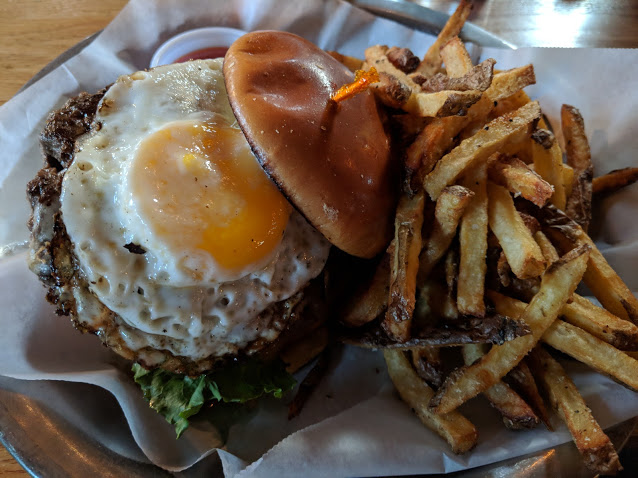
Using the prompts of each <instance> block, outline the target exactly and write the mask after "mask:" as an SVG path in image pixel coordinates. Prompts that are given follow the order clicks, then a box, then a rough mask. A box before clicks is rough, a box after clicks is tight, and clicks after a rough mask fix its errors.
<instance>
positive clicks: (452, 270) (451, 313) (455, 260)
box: [441, 248, 459, 319]
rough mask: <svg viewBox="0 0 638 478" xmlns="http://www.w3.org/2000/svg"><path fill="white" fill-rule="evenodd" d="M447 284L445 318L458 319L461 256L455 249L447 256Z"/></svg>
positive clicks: (445, 262) (448, 252)
mask: <svg viewBox="0 0 638 478" xmlns="http://www.w3.org/2000/svg"><path fill="white" fill-rule="evenodd" d="M444 265H445V282H446V284H447V289H446V294H445V296H444V297H442V298H441V299H443V314H442V315H443V317H445V318H446V319H457V318H458V317H459V309H458V308H457V307H456V281H457V277H458V275H459V256H458V254H457V252H456V249H455V248H450V249H448V251H447V254H446V255H445V261H444Z"/></svg>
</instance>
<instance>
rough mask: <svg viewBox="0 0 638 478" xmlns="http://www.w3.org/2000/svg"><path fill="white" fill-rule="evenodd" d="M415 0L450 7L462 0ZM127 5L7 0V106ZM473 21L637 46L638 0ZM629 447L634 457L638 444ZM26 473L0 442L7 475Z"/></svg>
mask: <svg viewBox="0 0 638 478" xmlns="http://www.w3.org/2000/svg"><path fill="white" fill-rule="evenodd" d="M416 1H417V3H421V4H423V5H425V6H430V7H432V8H434V9H436V10H439V11H444V12H450V13H451V12H452V11H453V10H454V8H455V7H456V4H457V3H458V2H449V1H445V0H416ZM125 3H126V0H101V1H99V2H96V1H86V0H0V79H1V80H0V105H2V104H4V103H5V102H6V101H8V100H9V99H10V98H11V97H12V96H13V95H14V94H15V93H16V92H17V91H18V90H19V89H20V88H21V87H22V85H24V83H26V82H27V81H28V80H29V79H30V78H31V77H32V76H33V75H35V74H36V73H37V72H38V71H39V70H40V69H42V68H43V67H44V66H46V65H47V64H48V63H49V62H50V61H51V60H53V59H54V58H56V57H57V56H58V55H60V54H61V53H63V52H64V51H65V50H67V49H68V48H70V47H71V46H73V45H75V44H76V43H78V42H79V41H81V40H82V39H84V38H85V37H87V36H89V35H91V34H93V33H95V32H96V31H98V30H100V29H102V28H104V27H105V26H106V25H107V24H108V23H109V22H110V21H111V20H112V19H113V18H114V17H115V15H117V13H118V12H119V11H120V10H121V8H122V7H123V6H124V5H125ZM470 20H472V21H474V22H475V23H476V24H477V25H479V26H481V27H483V28H485V29H487V30H490V31H492V32H493V33H495V34H497V35H500V36H501V37H503V38H504V39H506V40H508V41H510V42H512V43H514V44H516V45H520V46H563V47H565V46H599V47H600V46H606V47H636V46H638V2H635V1H632V0H616V1H613V2H610V1H607V0H581V1H568V0H545V1H536V0H534V1H531V0H521V1H516V2H512V1H509V0H487V1H478V0H477V1H475V9H474V12H473V14H472V16H471V17H470ZM633 442H637V443H638V440H637V439H634V440H633V441H632V445H633ZM629 448H633V451H634V453H633V454H631V455H629V456H635V455H636V453H635V452H636V450H638V444H636V445H633V446H630V447H629ZM623 455H626V453H623ZM629 456H626V458H625V460H627V459H629V460H630V461H631V459H630V458H629ZM623 463H624V464H625V467H626V468H627V465H628V463H627V462H626V461H624V460H623ZM634 465H636V464H635V460H634ZM631 468H632V467H630V469H631ZM633 470H634V472H635V471H636V468H633ZM27 476H29V475H28V473H26V472H25V471H24V470H23V469H22V468H21V467H20V465H19V464H18V463H17V462H16V461H15V460H14V459H13V458H12V457H11V455H9V453H8V452H7V451H6V450H5V449H4V448H3V447H2V446H0V478H24V477H27ZM626 476H630V475H626Z"/></svg>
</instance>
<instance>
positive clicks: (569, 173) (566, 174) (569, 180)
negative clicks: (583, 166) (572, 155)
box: [563, 163, 574, 210]
mask: <svg viewBox="0 0 638 478" xmlns="http://www.w3.org/2000/svg"><path fill="white" fill-rule="evenodd" d="M573 185H574V168H572V167H571V166H570V165H569V164H565V163H563V188H564V189H565V196H566V198H567V197H569V196H571V194H572V186H573ZM565 201H567V199H565ZM563 210H564V209H563Z"/></svg>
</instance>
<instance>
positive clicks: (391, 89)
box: [370, 71, 412, 109]
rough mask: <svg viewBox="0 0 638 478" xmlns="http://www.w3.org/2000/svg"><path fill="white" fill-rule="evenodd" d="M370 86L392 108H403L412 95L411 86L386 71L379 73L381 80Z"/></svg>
mask: <svg viewBox="0 0 638 478" xmlns="http://www.w3.org/2000/svg"><path fill="white" fill-rule="evenodd" d="M370 88H372V89H373V91H374V93H375V94H376V96H377V98H378V99H379V100H381V102H382V103H383V104H384V105H386V106H389V107H390V108H396V109H399V108H402V107H403V105H405V104H406V103H407V102H408V100H409V99H410V96H412V90H411V89H410V87H409V86H407V85H405V84H404V83H401V81H400V80H399V79H397V78H396V77H395V76H392V75H390V74H388V73H386V72H384V71H382V72H380V73H379V81H378V82H377V83H374V84H373V85H371V86H370Z"/></svg>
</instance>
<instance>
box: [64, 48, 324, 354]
mask: <svg viewBox="0 0 638 478" xmlns="http://www.w3.org/2000/svg"><path fill="white" fill-rule="evenodd" d="M221 68H222V60H221V59H217V60H202V61H195V62H188V63H183V64H176V65H168V66H164V67H158V68H155V69H153V70H150V71H148V72H138V73H135V74H133V75H130V76H123V77H121V78H119V79H118V81H117V82H116V83H115V84H114V85H113V86H111V88H110V89H109V90H108V91H107V93H106V95H105V96H104V98H103V99H102V101H101V103H100V106H99V107H98V112H97V114H96V116H95V120H94V128H93V129H92V131H91V132H90V133H87V134H86V135H84V136H83V137H82V138H80V139H79V140H78V142H77V143H76V153H75V157H74V161H73V163H72V164H71V166H70V167H69V169H68V171H67V172H66V174H65V176H64V181H63V189H62V195H61V202H62V208H61V209H62V215H63V220H64V224H65V225H66V229H67V233H68V235H69V237H70V238H71V240H72V242H73V244H74V248H75V254H76V256H77V258H78V260H79V263H80V267H81V269H82V271H83V273H84V275H85V276H86V278H87V280H88V282H89V283H90V290H91V291H92V292H93V293H94V294H95V295H96V296H97V297H98V299H99V300H100V301H101V302H102V303H103V304H104V305H106V306H107V307H108V308H109V309H111V310H112V311H114V312H115V313H117V314H118V315H119V316H120V317H121V319H122V321H123V323H122V324H121V325H122V326H121V327H120V331H119V333H120V335H121V338H122V340H123V341H124V343H125V344H126V345H127V346H128V347H129V348H130V349H131V350H140V349H143V348H152V349H156V350H167V351H169V352H171V353H172V354H173V355H176V356H182V357H187V358H189V359H192V360H200V359H202V358H206V357H211V356H223V355H225V354H229V353H236V352H237V351H238V350H240V349H242V348H243V347H245V346H246V345H247V344H249V343H250V342H252V341H255V340H257V339H265V340H268V341H270V340H274V339H275V338H276V336H277V334H278V333H279V332H278V331H277V330H275V328H273V327H270V324H271V322H272V321H273V320H274V319H273V317H271V316H269V315H268V314H262V316H260V313H262V312H263V311H264V310H266V309H267V308H268V307H269V306H270V305H271V304H273V303H275V302H279V301H281V300H285V299H287V298H289V297H291V296H292V295H293V294H295V293H296V292H298V291H299V290H301V289H302V288H303V287H304V286H305V285H306V284H307V283H308V282H309V281H310V280H311V279H312V278H314V277H316V276H317V275H318V274H319V273H320V272H321V270H322V269H323V267H324V265H325V262H326V260H327V257H328V252H329V248H330V245H329V243H328V242H327V241H326V240H325V239H324V238H323V236H321V235H320V234H319V233H318V232H317V231H316V230H315V229H314V228H313V227H311V226H310V225H309V224H308V223H307V222H306V221H305V220H304V219H303V218H302V217H301V215H299V214H298V213H297V212H295V211H293V212H292V214H291V216H290V219H289V221H288V224H287V226H286V229H285V232H284V234H283V237H282V239H281V242H280V243H279V244H278V246H277V247H276V248H275V250H274V251H273V252H272V253H271V254H269V255H268V256H267V257H265V259H264V260H262V261H260V262H257V263H254V264H251V265H250V266H249V267H248V268H244V269H243V270H242V271H241V273H240V274H239V276H237V273H230V272H229V271H227V270H225V269H224V268H223V267H220V266H219V264H217V263H216V262H215V260H214V258H213V257H212V256H210V255H209V254H206V253H203V254H201V256H198V257H197V258H196V262H198V263H199V264H200V265H201V264H203V269H204V271H205V273H204V274H203V275H202V276H201V277H194V276H193V275H192V274H189V272H188V270H185V269H184V267H183V259H184V258H183V256H180V254H181V252H180V251H175V250H172V249H171V248H170V247H167V246H166V244H165V243H164V242H163V241H162V239H161V238H158V237H155V236H154V235H153V234H151V233H150V228H149V227H148V225H147V224H144V220H143V216H142V215H141V214H140V212H139V211H138V210H137V208H136V201H135V197H134V195H133V193H132V189H133V188H132V187H131V186H130V184H129V179H130V178H129V172H130V168H131V164H132V161H133V160H134V158H135V155H136V152H137V150H138V148H139V146H140V144H141V143H142V142H143V141H144V139H145V138H147V137H149V136H150V135H152V134H153V133H155V132H157V131H159V130H160V129H162V128H165V127H167V125H171V124H174V123H176V122H220V123H224V124H228V125H231V127H234V128H237V126H236V122H235V119H234V116H233V113H232V110H231V108H230V105H229V103H228V98H227V94H226V89H225V86H224V80H223V75H222V72H221ZM185 193H187V191H185ZM129 243H134V244H138V245H140V246H142V247H143V249H144V250H145V251H146V252H145V253H144V254H134V253H131V252H129V250H127V249H125V248H124V247H123V246H124V245H125V244H129ZM87 312H90V311H87ZM85 315H86V314H85ZM83 320H84V321H87V322H90V321H91V318H90V317H86V316H85V317H83Z"/></svg>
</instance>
